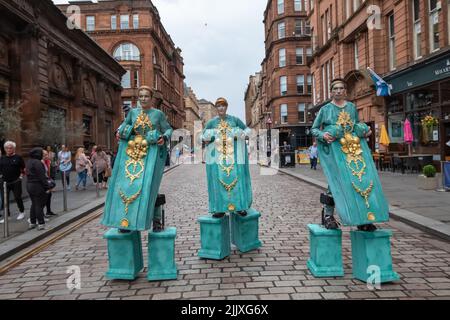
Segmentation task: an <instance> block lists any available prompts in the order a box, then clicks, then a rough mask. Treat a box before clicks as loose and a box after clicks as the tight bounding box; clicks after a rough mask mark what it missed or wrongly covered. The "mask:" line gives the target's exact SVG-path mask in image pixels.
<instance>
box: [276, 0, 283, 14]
mask: <svg viewBox="0 0 450 320" xmlns="http://www.w3.org/2000/svg"><path fill="white" fill-rule="evenodd" d="M277 8H278V14H282V13H284V0H277Z"/></svg>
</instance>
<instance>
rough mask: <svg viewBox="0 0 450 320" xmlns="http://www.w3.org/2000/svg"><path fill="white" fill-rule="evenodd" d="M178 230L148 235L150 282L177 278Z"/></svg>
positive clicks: (168, 229)
mask: <svg viewBox="0 0 450 320" xmlns="http://www.w3.org/2000/svg"><path fill="white" fill-rule="evenodd" d="M176 236H177V229H176V228H167V229H166V230H164V231H161V232H149V234H148V274H147V279H148V280H149V281H157V280H174V279H176V278H177V265H176V263H175V238H176Z"/></svg>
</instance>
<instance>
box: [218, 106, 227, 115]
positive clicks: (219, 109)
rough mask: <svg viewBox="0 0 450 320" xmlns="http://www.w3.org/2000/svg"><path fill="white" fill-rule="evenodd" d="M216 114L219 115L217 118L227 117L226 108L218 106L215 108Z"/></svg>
mask: <svg viewBox="0 0 450 320" xmlns="http://www.w3.org/2000/svg"><path fill="white" fill-rule="evenodd" d="M216 108H217V113H218V114H219V117H224V116H226V115H227V109H228V107H227V106H224V105H223V104H219V105H218V106H217V107H216Z"/></svg>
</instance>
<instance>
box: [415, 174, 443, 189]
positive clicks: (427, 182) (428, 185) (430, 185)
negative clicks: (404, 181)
mask: <svg viewBox="0 0 450 320" xmlns="http://www.w3.org/2000/svg"><path fill="white" fill-rule="evenodd" d="M417 187H418V188H419V189H423V190H435V189H437V187H438V179H437V177H433V178H427V177H426V176H424V175H422V174H421V175H419V176H418V177H417Z"/></svg>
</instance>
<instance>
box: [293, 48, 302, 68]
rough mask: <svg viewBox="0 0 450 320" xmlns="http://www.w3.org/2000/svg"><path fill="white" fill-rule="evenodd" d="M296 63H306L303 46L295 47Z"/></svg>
mask: <svg viewBox="0 0 450 320" xmlns="http://www.w3.org/2000/svg"><path fill="white" fill-rule="evenodd" d="M295 63H296V64H299V65H302V64H303V63H304V61H303V48H296V49H295Z"/></svg>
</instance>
